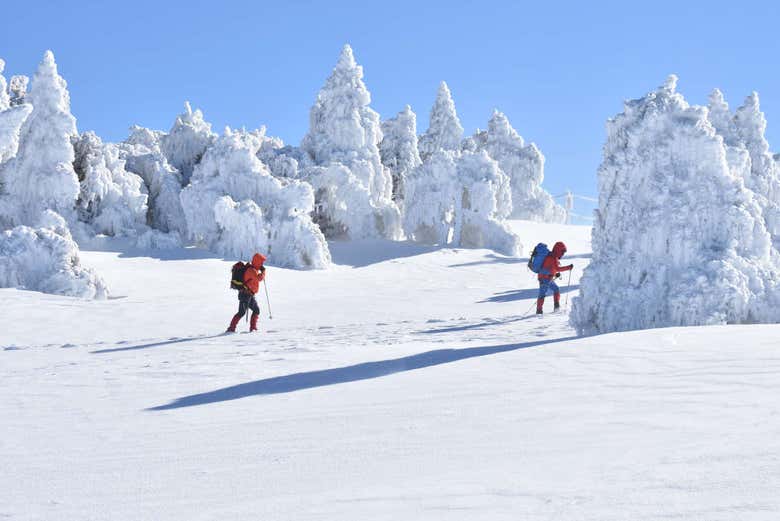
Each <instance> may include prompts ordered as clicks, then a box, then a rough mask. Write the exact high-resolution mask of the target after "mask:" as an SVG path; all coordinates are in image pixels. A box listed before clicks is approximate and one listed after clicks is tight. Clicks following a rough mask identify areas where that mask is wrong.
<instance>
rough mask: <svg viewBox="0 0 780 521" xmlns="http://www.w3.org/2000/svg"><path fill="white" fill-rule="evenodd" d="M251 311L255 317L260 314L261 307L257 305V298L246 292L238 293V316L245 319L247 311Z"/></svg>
mask: <svg viewBox="0 0 780 521" xmlns="http://www.w3.org/2000/svg"><path fill="white" fill-rule="evenodd" d="M247 308H248V309H251V310H252V314H253V315H259V314H260V306H258V305H257V301H256V300H255V296H254V295H252V294H251V293H247V292H246V291H239V292H238V316H239V318H241V317H243V316H244V315H245V314H246V310H247Z"/></svg>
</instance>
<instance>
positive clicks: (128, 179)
mask: <svg viewBox="0 0 780 521" xmlns="http://www.w3.org/2000/svg"><path fill="white" fill-rule="evenodd" d="M73 147H74V149H75V153H76V159H75V161H74V168H75V170H76V174H77V175H78V176H79V182H80V186H81V191H80V193H79V198H78V200H77V201H76V210H77V212H78V218H79V221H81V222H82V223H84V224H86V225H87V226H88V227H89V229H90V231H91V233H92V234H103V235H111V236H129V237H135V236H136V235H137V234H138V233H139V232H144V231H146V214H147V210H148V208H147V200H148V198H149V196H148V193H147V190H146V187H145V186H144V183H143V180H142V179H141V178H140V177H139V176H137V175H136V174H133V173H131V172H128V171H127V170H125V161H124V160H123V159H121V158H120V150H119V147H117V146H116V145H114V144H112V143H105V144H104V143H103V142H102V141H101V139H100V138H99V137H97V135H95V133H94V132H85V133H83V134H82V135H81V136H79V137H78V139H74V140H73Z"/></svg>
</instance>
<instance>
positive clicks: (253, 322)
mask: <svg viewBox="0 0 780 521" xmlns="http://www.w3.org/2000/svg"><path fill="white" fill-rule="evenodd" d="M248 305H249V309H251V310H252V317H251V318H250V319H249V331H257V319H258V317H259V316H260V306H258V305H257V300H256V299H255V297H254V295H252V298H251V299H250V300H249V303H248Z"/></svg>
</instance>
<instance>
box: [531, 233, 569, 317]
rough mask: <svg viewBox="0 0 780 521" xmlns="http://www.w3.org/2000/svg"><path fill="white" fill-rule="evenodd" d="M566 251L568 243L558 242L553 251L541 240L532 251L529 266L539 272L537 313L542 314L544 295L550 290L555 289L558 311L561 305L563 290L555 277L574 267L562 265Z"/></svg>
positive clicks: (555, 304) (554, 300) (555, 303)
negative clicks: (561, 261) (562, 258)
mask: <svg viewBox="0 0 780 521" xmlns="http://www.w3.org/2000/svg"><path fill="white" fill-rule="evenodd" d="M565 253H566V245H565V244H563V243H562V242H556V243H555V245H554V246H553V249H552V251H550V250H549V249H547V245H546V244H544V243H543V242H540V243H539V244H537V245H536V247H535V248H534V251H533V252H532V253H531V258H530V259H529V260H528V267H529V268H530V269H531V271H533V272H534V273H537V274H538V277H537V278H538V279H539V297H538V298H537V299H536V314H537V315H541V314H542V307H543V306H544V297H546V296H547V292H548V291H549V290H552V291H553V302H554V310H555V311H557V310H558V309H560V307H561V290H560V288H558V285H557V284H556V283H555V279H557V278H559V277H560V276H561V272H563V271H570V270H571V269H572V268H574V264H569V265H568V266H561V263H560V260H561V257H563V255H564V254H565Z"/></svg>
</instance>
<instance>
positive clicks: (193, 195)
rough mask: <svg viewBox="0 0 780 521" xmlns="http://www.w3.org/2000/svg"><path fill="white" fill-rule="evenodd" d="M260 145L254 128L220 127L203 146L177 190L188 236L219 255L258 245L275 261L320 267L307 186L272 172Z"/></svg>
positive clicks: (323, 255)
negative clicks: (188, 177)
mask: <svg viewBox="0 0 780 521" xmlns="http://www.w3.org/2000/svg"><path fill="white" fill-rule="evenodd" d="M261 145H262V139H261V136H260V135H259V134H256V133H255V134H253V133H249V132H233V131H231V130H230V129H226V131H225V134H224V135H223V136H221V137H219V138H218V139H217V140H216V141H215V142H214V144H213V145H212V146H211V147H209V149H208V150H207V151H206V154H205V155H204V156H203V159H202V160H201V162H200V163H199V164H198V165H197V166H196V167H195V170H194V172H193V176H192V180H191V181H192V182H191V183H190V185H189V186H188V187H186V188H185V189H184V190H182V193H181V200H182V206H183V208H184V213H185V216H186V218H187V226H188V230H189V235H190V237H191V238H192V239H193V240H195V241H198V242H199V243H202V244H204V245H206V246H207V247H209V248H210V249H212V250H213V251H216V252H218V253H221V254H223V255H231V256H238V257H248V256H250V254H251V253H253V252H255V251H262V252H265V253H266V254H267V255H268V258H269V261H270V262H272V263H273V264H275V265H278V266H289V267H295V268H323V267H326V266H327V265H328V264H330V253H329V251H328V245H327V242H326V241H325V237H324V236H323V235H322V232H321V231H320V229H319V228H318V227H317V225H316V224H315V223H314V222H313V221H312V218H311V214H312V212H313V211H314V193H313V191H312V188H311V186H309V185H308V184H306V183H303V182H300V181H297V180H284V181H283V180H280V179H277V178H275V177H273V176H272V175H271V173H270V172H269V171H268V169H267V168H266V166H265V165H264V164H263V163H262V162H261V161H260V160H259V159H258V157H257V153H258V151H259V149H260V146H261Z"/></svg>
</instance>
